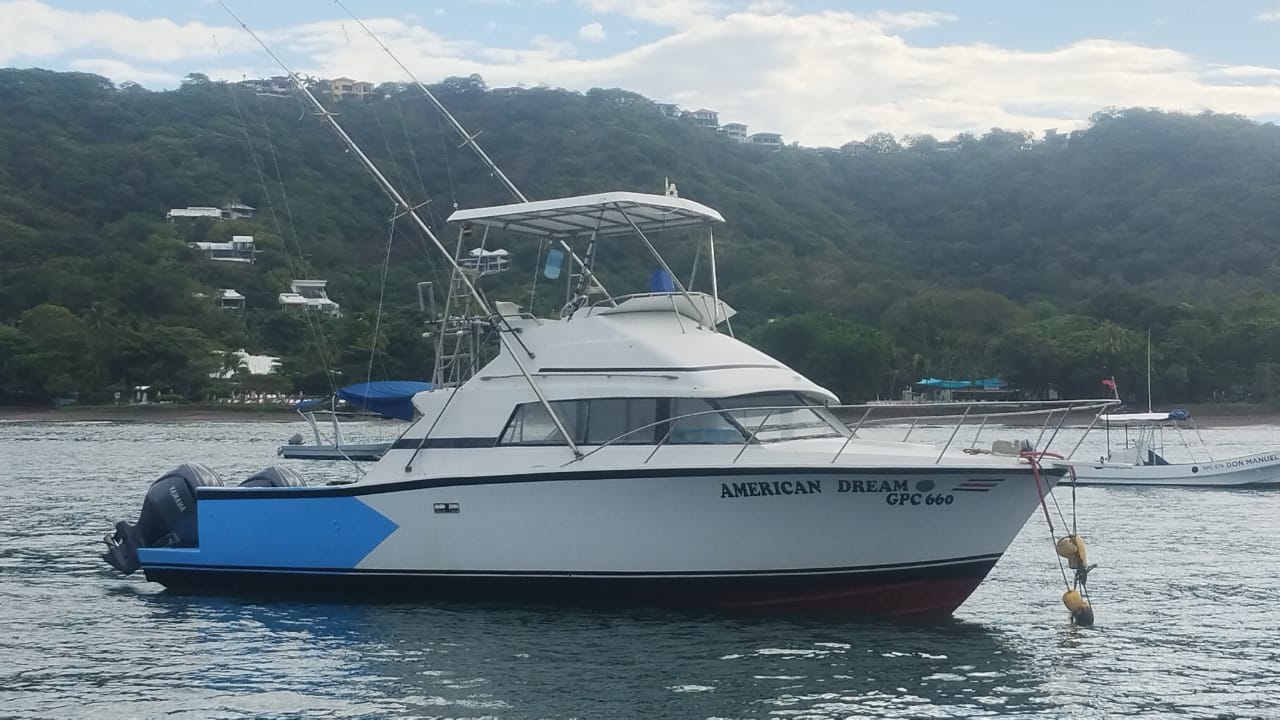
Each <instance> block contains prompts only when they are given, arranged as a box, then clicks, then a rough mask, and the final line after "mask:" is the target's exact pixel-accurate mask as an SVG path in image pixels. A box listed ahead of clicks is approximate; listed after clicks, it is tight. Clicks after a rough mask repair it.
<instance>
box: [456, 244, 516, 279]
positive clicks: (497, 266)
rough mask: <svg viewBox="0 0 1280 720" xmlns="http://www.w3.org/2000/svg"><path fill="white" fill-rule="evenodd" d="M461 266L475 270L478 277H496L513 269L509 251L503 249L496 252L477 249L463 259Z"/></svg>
mask: <svg viewBox="0 0 1280 720" xmlns="http://www.w3.org/2000/svg"><path fill="white" fill-rule="evenodd" d="M460 264H461V265H462V266H463V267H466V268H472V269H474V270H475V271H476V274H477V275H478V276H480V277H484V276H485V275H496V274H498V273H500V272H506V271H507V270H509V269H510V268H511V258H509V257H508V253H507V251H506V250H504V249H502V248H498V249H496V250H484V249H481V248H476V249H475V250H472V251H471V252H470V253H469V254H468V256H467V257H464V258H462V262H461V263H460Z"/></svg>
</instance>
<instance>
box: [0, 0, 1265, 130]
mask: <svg viewBox="0 0 1280 720" xmlns="http://www.w3.org/2000/svg"><path fill="white" fill-rule="evenodd" d="M770 1H771V2H772V1H773V0H770ZM579 2H581V3H582V4H584V5H587V6H588V7H593V8H596V9H598V10H599V11H600V12H613V13H618V14H623V15H627V16H629V17H632V18H637V19H646V20H647V21H648V22H651V23H654V24H659V23H662V24H664V26H665V27H666V28H667V30H666V31H665V33H664V34H663V36H662V37H661V38H660V39H658V40H656V41H653V42H650V43H648V44H645V45H641V46H639V47H634V48H631V49H629V50H626V51H623V52H619V53H615V54H611V55H605V56H603V57H591V58H583V57H579V56H577V55H576V54H575V52H574V48H573V47H572V46H571V45H569V44H567V43H565V42H564V41H563V40H562V39H555V38H550V37H545V36H539V37H534V38H532V39H530V40H527V41H523V42H517V43H512V42H505V43H504V44H500V45H499V44H490V45H488V46H483V45H481V44H479V43H476V42H460V41H457V40H453V39H450V38H447V37H443V36H441V35H439V34H437V33H435V32H432V31H430V30H428V29H427V28H425V27H423V26H421V25H417V24H413V23H409V22H406V21H404V20H399V19H386V18H383V19H370V20H367V21H366V23H367V24H368V25H369V26H370V27H371V28H373V30H374V31H375V32H377V33H378V34H379V36H380V37H381V38H382V39H383V41H384V42H385V43H386V44H387V45H388V46H389V47H391V49H392V50H393V51H394V52H395V53H396V54H397V55H398V56H399V58H400V59H401V60H402V61H403V62H404V63H405V64H406V65H407V66H408V67H410V68H412V69H413V71H414V72H415V73H417V74H418V75H419V76H420V77H421V78H422V79H423V80H424V81H427V82H431V81H433V80H436V79H439V78H442V77H445V76H448V75H469V74H471V73H479V74H481V75H482V76H484V78H485V80H486V81H487V82H488V83H489V85H491V86H495V87H502V86H515V85H521V84H523V85H525V86H534V85H539V84H546V85H550V86H553V87H566V88H572V89H578V90H586V89H588V88H591V87H623V88H627V89H629V90H634V91H636V92H639V93H642V94H645V95H647V96H649V97H652V98H654V99H655V100H658V101H660V102H677V103H680V104H681V105H684V106H685V107H709V108H714V109H716V110H719V111H720V116H721V119H722V120H723V121H726V122H728V121H738V122H744V123H747V124H748V125H750V126H751V129H752V130H753V131H769V130H772V131H777V132H781V133H783V134H784V135H785V136H786V139H787V140H799V141H800V142H801V143H803V144H806V145H838V144H840V143H843V142H844V141H846V140H848V139H851V138H862V137H865V136H867V135H868V134H870V133H872V132H875V131H878V130H888V131H890V132H893V133H895V134H897V135H902V134H905V133H925V132H927V133H933V134H935V135H937V136H940V137H949V136H951V135H953V134H955V133H956V132H960V131H984V130H986V129H989V128H991V127H1006V128H1018V129H1029V130H1033V131H1038V130H1040V129H1043V128H1046V127H1057V128H1060V129H1069V128H1073V127H1078V126H1080V125H1082V124H1084V123H1085V122H1087V118H1088V117H1089V116H1090V115H1091V114H1092V113H1094V112H1095V111H1097V110H1098V109H1100V108H1102V107H1106V106H1111V105H1114V106H1122V107H1125V106H1144V107H1163V108H1168V109H1174V110H1189V111H1198V110H1203V109H1213V110H1217V111H1220V112H1233V113H1241V114H1244V115H1249V116H1253V117H1267V116H1269V115H1271V114H1274V113H1275V112H1276V110H1275V108H1277V107H1280V68H1274V67H1267V66H1262V65H1209V64H1206V63H1203V62H1201V61H1198V60H1197V59H1196V58H1194V57H1192V56H1190V55H1188V54H1185V53H1182V52H1179V51H1176V50H1170V49H1164V48H1154V47H1147V46H1142V45H1138V44H1134V43H1130V42H1123V41H1119V40H1104V39H1093V40H1084V41H1081V42H1076V43H1073V44H1070V45H1067V46H1065V47H1061V48H1057V49H1054V50H1051V51H1042V52H1036V51H1028V50H1013V49H1008V48H1001V47H996V46H993V45H989V44H981V43H973V44H952V45H938V46H931V47H924V46H919V45H913V44H912V43H911V41H910V34H909V33H904V32H903V31H905V30H910V29H912V28H919V27H926V26H928V25H930V24H936V23H940V22H947V21H950V20H953V19H954V18H953V17H952V16H949V15H945V14H938V13H910V12H895V13H878V14H869V15H858V14H854V13H845V12H823V13H801V12H799V11H796V10H787V9H783V8H781V7H780V6H773V5H771V6H768V7H757V8H756V10H755V11H751V10H738V11H734V12H727V11H725V10H724V8H722V7H720V6H718V5H715V4H713V3H711V2H707V1H706V0H691V1H690V2H676V1H675V0H579ZM249 19H250V21H251V20H252V18H249ZM593 24H600V25H601V32H602V34H603V24H602V23H593ZM590 27H591V25H586V26H584V27H583V28H582V29H581V30H580V37H583V38H584V39H589V38H587V37H586V36H587V35H590V34H591V33H592V32H594V31H592V30H588V29H587V28H590ZM214 32H216V33H217V36H218V44H219V45H220V46H221V49H222V55H221V56H219V55H217V53H216V51H215V48H214V43H213V40H212V35H213V33H214ZM617 32H619V34H621V33H622V32H625V31H617ZM263 35H264V37H265V38H266V39H267V41H268V42H269V43H270V44H271V45H272V46H273V47H274V49H275V50H276V51H277V52H280V53H282V54H283V55H284V56H285V57H286V59H287V60H288V61H289V62H290V64H291V65H293V66H294V69H295V70H297V71H299V72H303V73H307V74H310V75H314V76H317V77H338V76H342V75H345V76H348V77H355V78H361V79H365V80H370V81H373V82H382V81H386V80H397V81H399V80H404V79H405V78H404V76H403V73H402V71H400V69H399V68H398V67H396V65H395V64H394V63H393V62H392V61H391V60H390V59H389V58H388V57H387V56H386V54H385V53H383V52H382V50H381V49H380V48H379V47H378V46H377V44H376V43H374V42H373V41H372V40H370V39H369V38H368V37H367V36H366V35H365V34H364V32H363V31H362V30H360V28H359V26H357V25H355V24H354V23H351V22H340V21H324V22H314V23H307V24H304V25H298V26H294V27H287V28H277V29H273V30H269V31H265V32H264V33H263ZM0 37H4V38H6V40H5V42H4V43H3V44H0V64H13V63H14V62H15V61H17V60H23V61H26V62H36V63H40V64H56V65H57V66H58V67H68V66H70V64H71V62H72V59H75V61H76V62H78V63H79V64H78V65H76V66H75V67H79V68H82V69H93V71H95V72H100V73H103V74H106V75H108V76H110V77H112V78H114V79H116V80H117V81H120V80H124V79H134V80H136V81H138V82H142V83H143V84H151V85H153V84H156V83H161V86H163V81H162V80H161V79H160V78H161V77H162V76H167V77H170V78H172V80H171V81H170V83H169V84H170V85H172V84H176V82H177V79H179V78H181V77H182V76H183V75H185V74H187V73H188V72H193V71H196V72H206V73H208V74H210V75H211V76H213V77H219V75H217V74H216V73H215V71H214V70H212V69H213V68H219V69H220V70H218V71H217V72H227V73H235V74H234V75H230V78H231V79H236V78H238V77H239V76H240V75H255V74H256V75H271V74H276V73H278V71H277V70H276V68H275V67H274V66H273V64H272V62H271V61H270V59H269V58H267V57H266V56H265V54H264V53H262V52H261V50H259V49H257V48H256V46H254V45H253V43H252V40H249V39H248V38H247V37H246V36H245V35H244V33H243V32H241V31H239V30H238V29H236V30H233V29H231V28H229V27H211V26H204V25H199V24H192V23H188V24H186V25H179V24H175V23H172V22H169V21H167V20H136V19H132V18H129V17H127V16H125V15H121V14H116V13H75V12H69V11H61V10H54V9H53V8H51V7H49V6H48V5H47V4H45V3H41V2H35V1H34V0H17V1H11V2H4V1H3V0H0Z"/></svg>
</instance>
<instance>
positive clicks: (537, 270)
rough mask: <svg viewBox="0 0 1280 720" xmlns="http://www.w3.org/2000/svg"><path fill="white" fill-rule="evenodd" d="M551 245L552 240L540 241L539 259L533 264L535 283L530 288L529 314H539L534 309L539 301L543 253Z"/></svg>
mask: <svg viewBox="0 0 1280 720" xmlns="http://www.w3.org/2000/svg"><path fill="white" fill-rule="evenodd" d="M550 245H551V241H550V240H545V239H544V240H543V241H542V242H539V243H538V260H537V262H535V263H534V264H533V283H532V287H530V288H529V314H530V315H537V313H535V312H534V311H533V306H534V303H536V302H538V276H539V275H541V274H542V253H544V252H546V251H547V248H548V247H549V246H550Z"/></svg>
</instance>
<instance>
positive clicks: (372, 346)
mask: <svg viewBox="0 0 1280 720" xmlns="http://www.w3.org/2000/svg"><path fill="white" fill-rule="evenodd" d="M395 237H396V216H395V210H394V209H393V210H392V212H391V218H390V220H388V221H387V252H386V255H384V256H383V258H382V281H381V282H379V283H378V312H376V313H375V314H374V316H373V341H372V342H370V343H369V369H368V370H367V371H366V372H365V376H364V381H365V384H366V386H367V385H368V383H371V382H373V359H374V358H375V357H376V356H377V354H378V333H379V332H381V330H382V304H383V302H384V301H385V300H386V297H387V269H388V268H390V267H391V244H392V242H393V241H394V240H395Z"/></svg>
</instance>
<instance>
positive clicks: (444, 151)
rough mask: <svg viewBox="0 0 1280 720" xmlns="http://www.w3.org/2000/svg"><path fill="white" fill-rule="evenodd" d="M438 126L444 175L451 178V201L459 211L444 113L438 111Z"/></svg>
mask: <svg viewBox="0 0 1280 720" xmlns="http://www.w3.org/2000/svg"><path fill="white" fill-rule="evenodd" d="M436 124H437V126H438V127H439V128H440V156H441V157H443V158H444V173H445V175H446V176H447V177H448V178H449V200H450V201H451V202H452V203H453V209H454V210H457V209H458V191H457V188H455V187H454V186H453V166H452V165H451V164H450V163H449V143H448V142H447V141H445V139H444V113H442V112H439V111H436Z"/></svg>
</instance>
